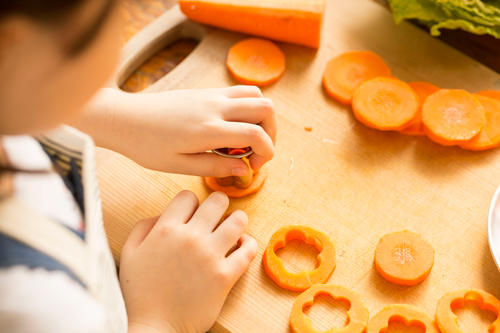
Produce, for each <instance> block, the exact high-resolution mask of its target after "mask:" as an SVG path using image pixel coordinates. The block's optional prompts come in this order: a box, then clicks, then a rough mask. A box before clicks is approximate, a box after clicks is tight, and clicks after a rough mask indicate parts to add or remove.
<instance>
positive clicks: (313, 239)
mask: <svg viewBox="0 0 500 333" xmlns="http://www.w3.org/2000/svg"><path fill="white" fill-rule="evenodd" d="M292 240H300V241H302V242H304V243H306V244H309V245H312V246H314V247H315V248H316V250H318V252H319V253H318V256H317V266H316V268H315V269H314V270H312V271H301V272H297V273H291V272H289V271H287V270H286V269H285V266H284V265H283V261H282V260H281V258H280V257H278V255H277V254H276V251H277V250H278V249H280V248H283V247H285V246H286V244H287V243H288V242H290V241H292ZM262 263H263V265H264V269H265V271H266V273H267V275H268V276H269V277H270V278H271V279H272V280H273V281H274V282H275V283H276V284H277V285H278V286H280V287H281V288H284V289H288V290H293V291H303V290H306V289H307V288H309V287H310V286H312V285H313V284H316V283H325V282H326V281H327V280H328V278H330V275H332V273H333V270H334V269H335V246H334V245H333V243H332V241H331V240H330V238H329V237H328V236H327V235H325V234H324V233H322V232H320V231H317V230H315V229H313V228H310V227H308V226H303V225H291V226H286V227H283V228H281V229H279V230H278V231H277V232H275V233H274V235H273V236H272V237H271V240H270V241H269V244H268V245H267V248H266V250H265V252H264V256H263V258H262Z"/></svg>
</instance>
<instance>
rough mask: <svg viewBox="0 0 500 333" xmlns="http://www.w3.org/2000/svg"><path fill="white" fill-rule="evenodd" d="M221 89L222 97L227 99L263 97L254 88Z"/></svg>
mask: <svg viewBox="0 0 500 333" xmlns="http://www.w3.org/2000/svg"><path fill="white" fill-rule="evenodd" d="M222 89H223V90H224V95H226V96H227V97H229V98H243V97H263V95H262V92H261V91H260V89H259V88H258V87H256V86H233V87H228V88H222Z"/></svg>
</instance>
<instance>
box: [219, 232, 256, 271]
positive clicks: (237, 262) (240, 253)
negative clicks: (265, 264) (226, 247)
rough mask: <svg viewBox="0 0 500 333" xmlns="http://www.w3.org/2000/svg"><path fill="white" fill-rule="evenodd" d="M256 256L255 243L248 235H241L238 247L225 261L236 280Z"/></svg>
mask: <svg viewBox="0 0 500 333" xmlns="http://www.w3.org/2000/svg"><path fill="white" fill-rule="evenodd" d="M256 254H257V241H256V240H255V239H254V238H252V237H250V236H249V235H247V234H243V235H242V236H241V238H240V247H239V248H238V249H236V250H235V251H234V252H233V253H231V254H230V255H229V256H228V257H227V258H226V259H225V260H226V263H227V265H228V266H229V269H230V270H231V272H232V274H233V275H234V276H235V277H236V279H239V278H240V276H241V275H243V273H245V271H246V270H247V268H248V265H250V263H251V262H252V260H253V259H254V258H255V255H256Z"/></svg>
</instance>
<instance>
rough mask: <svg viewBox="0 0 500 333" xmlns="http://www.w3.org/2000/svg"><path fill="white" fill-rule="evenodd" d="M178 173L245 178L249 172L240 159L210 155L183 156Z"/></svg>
mask: <svg viewBox="0 0 500 333" xmlns="http://www.w3.org/2000/svg"><path fill="white" fill-rule="evenodd" d="M178 169H179V170H178V172H182V173H183V174H188V175H197V176H208V177H217V178H220V177H229V176H246V175H248V173H249V172H250V169H249V168H248V166H247V164H246V163H245V162H243V161H242V160H240V159H236V158H229V157H223V156H219V155H216V154H212V153H200V154H185V155H182V156H181V157H180V159H179V163H178Z"/></svg>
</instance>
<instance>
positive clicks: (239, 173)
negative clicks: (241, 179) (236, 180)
mask: <svg viewBox="0 0 500 333" xmlns="http://www.w3.org/2000/svg"><path fill="white" fill-rule="evenodd" d="M231 174H232V175H233V176H246V175H247V174H248V169H247V168H234V169H232V170H231Z"/></svg>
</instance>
